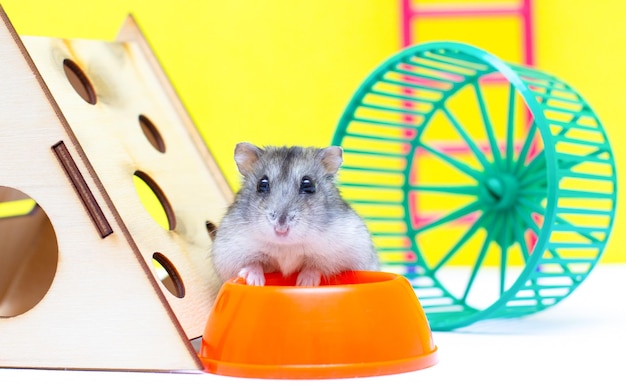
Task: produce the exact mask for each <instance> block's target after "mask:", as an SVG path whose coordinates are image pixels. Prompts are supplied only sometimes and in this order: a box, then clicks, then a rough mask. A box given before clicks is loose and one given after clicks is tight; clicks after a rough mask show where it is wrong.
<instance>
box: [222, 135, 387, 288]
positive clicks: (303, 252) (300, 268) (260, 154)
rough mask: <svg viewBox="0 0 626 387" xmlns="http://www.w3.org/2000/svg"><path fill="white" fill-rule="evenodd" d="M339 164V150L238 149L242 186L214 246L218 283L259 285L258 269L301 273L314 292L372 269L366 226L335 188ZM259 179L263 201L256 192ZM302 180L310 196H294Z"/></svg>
mask: <svg viewBox="0 0 626 387" xmlns="http://www.w3.org/2000/svg"><path fill="white" fill-rule="evenodd" d="M341 157H342V151H341V148H339V147H328V148H312V147H309V148H303V147H266V148H257V147H256V146H254V145H252V144H248V143H240V144H238V145H237V147H236V148H235V160H236V162H237V167H238V168H239V171H240V172H241V173H242V175H243V181H242V185H241V188H240V190H239V192H237V194H236V196H235V200H234V202H233V203H232V205H231V206H230V207H229V208H228V211H227V212H226V215H225V216H224V218H223V219H222V222H221V223H220V226H219V227H218V230H217V233H216V237H215V241H214V242H213V246H212V259H213V264H214V266H215V269H216V271H217V273H218V274H219V276H220V277H221V279H222V280H227V279H230V278H233V277H236V276H244V277H245V276H248V275H250V277H249V281H248V282H253V284H256V285H263V283H264V278H263V279H261V278H260V277H259V275H258V271H259V270H262V271H264V272H270V271H281V272H282V273H283V274H284V275H289V274H291V273H293V272H300V275H299V277H298V284H299V285H317V284H319V277H320V275H321V276H329V275H333V274H336V273H339V272H341V271H345V270H376V269H377V268H378V256H377V254H376V251H375V249H374V247H373V244H372V241H371V237H370V234H369V232H368V230H367V228H366V226H365V223H364V222H363V220H362V219H361V218H360V217H359V216H358V215H357V214H356V212H354V210H353V209H352V208H351V207H350V206H349V204H348V203H347V202H346V201H344V200H343V199H342V197H341V195H340V193H339V190H338V189H337V187H336V185H335V175H336V173H337V169H338V168H339V166H340V164H341V161H342V158H341ZM264 176H267V178H268V180H269V186H270V191H269V193H267V194H264V193H259V192H257V186H258V184H259V181H260V180H261V178H263V177H264ZM304 176H307V177H309V178H310V179H311V180H312V181H313V183H314V185H315V193H312V194H307V193H301V192H300V184H301V181H302V178H303V177H304ZM261 268H262V269H261ZM255 272H256V274H255ZM250 273H251V274H250ZM261 277H262V276H261Z"/></svg>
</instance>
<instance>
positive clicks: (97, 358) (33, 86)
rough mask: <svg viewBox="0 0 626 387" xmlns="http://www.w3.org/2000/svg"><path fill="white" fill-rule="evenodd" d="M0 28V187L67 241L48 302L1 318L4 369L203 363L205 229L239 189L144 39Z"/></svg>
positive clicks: (213, 282)
mask: <svg viewBox="0 0 626 387" xmlns="http://www.w3.org/2000/svg"><path fill="white" fill-rule="evenodd" d="M0 20H1V21H2V23H0V57H1V58H2V61H1V62H0V70H1V71H0V113H1V115H2V119H1V120H0V139H1V141H0V186H5V187H11V188H13V189H16V190H18V191H21V192H23V193H24V194H26V195H27V196H29V197H31V198H32V199H34V200H35V201H36V202H37V203H38V205H39V207H40V208H41V210H42V211H43V212H44V213H45V214H46V215H47V217H48V218H49V220H50V223H51V224H52V227H53V230H54V233H53V234H54V235H48V236H47V237H45V236H41V237H42V238H44V240H47V241H48V242H50V241H51V240H52V241H53V240H54V238H55V239H56V244H57V246H58V254H57V257H56V258H57V259H56V269H55V273H54V279H53V281H52V284H51V286H50V288H49V290H48V292H47V293H46V295H45V296H44V297H43V298H42V299H41V301H40V302H39V303H37V304H36V306H35V307H33V308H32V309H30V310H28V311H26V312H25V313H22V314H19V315H17V316H14V317H10V318H0V367H27V368H64V369H65V368H68V369H128V370H156V371H173V370H199V369H201V364H200V362H199V360H198V358H197V356H196V354H195V352H194V350H193V347H192V346H191V344H190V342H189V339H190V338H195V337H198V336H200V335H201V334H202V330H203V329H204V324H205V322H206V319H207V317H208V313H209V311H210V307H211V306H212V301H213V298H214V296H215V294H216V292H217V290H218V289H219V286H220V283H219V281H218V280H217V277H216V275H215V273H214V272H213V269H212V265H211V264H210V261H209V259H208V251H209V248H210V244H211V238H210V236H209V233H208V232H207V228H206V222H207V221H211V222H213V223H215V224H217V223H218V222H219V220H220V219H221V216H222V214H223V212H224V211H225V209H226V207H227V205H228V203H229V202H230V200H231V195H232V193H231V192H230V190H229V189H228V186H227V185H226V183H225V180H224V179H223V177H222V176H221V174H220V173H219V169H215V168H216V167H215V163H214V161H213V160H212V158H211V157H210V154H209V153H208V152H207V151H206V147H205V146H204V144H203V143H201V139H200V137H199V136H198V135H197V131H195V128H194V127H193V126H192V123H191V120H190V119H189V118H188V116H187V115H186V114H184V109H182V105H181V104H180V102H179V101H177V100H174V101H173V100H172V93H173V88H171V86H169V87H164V82H165V79H164V75H163V73H162V72H161V73H157V72H155V66H156V65H155V62H154V58H152V59H148V58H146V52H145V48H144V49H142V48H140V47H139V45H141V44H145V42H144V43H139V44H137V43H133V42H131V41H125V42H101V41H82V40H72V41H69V40H63V39H50V38H35V37H19V36H18V35H17V34H16V33H15V31H14V29H13V27H12V26H11V23H10V21H9V19H8V17H7V16H6V14H5V13H4V11H3V10H2V9H1V8H0ZM137 36H139V35H135V37H137ZM66 59H70V60H72V61H73V62H74V63H75V64H76V65H78V66H79V67H80V68H81V69H82V70H83V71H84V72H85V75H87V77H88V78H89V80H90V82H92V84H93V86H94V90H95V93H96V96H97V100H96V101H97V102H96V103H95V104H90V103H87V102H85V100H83V99H82V98H81V97H80V96H79V95H78V93H76V91H75V90H74V89H73V87H72V86H71V84H70V82H69V81H68V79H67V77H66V75H65V73H64V68H63V61H64V60H66ZM151 61H152V62H151ZM140 115H144V116H146V117H148V118H149V119H150V120H151V121H152V122H153V123H154V124H155V126H156V127H157V129H158V130H159V133H160V135H161V136H162V139H163V141H164V143H165V145H166V151H165V152H164V153H163V152H160V151H159V150H157V149H155V148H154V147H153V146H152V145H151V144H150V142H149V141H148V139H147V138H146V136H145V135H144V134H143V133H142V130H141V127H140V122H139V116H140ZM193 133H196V134H195V135H194V134H193ZM60 142H62V143H63V144H64V146H65V147H66V149H65V152H66V156H68V157H70V158H71V160H72V161H73V162H74V164H75V165H74V168H75V170H74V171H73V172H72V173H73V174H74V175H76V176H80V177H81V179H82V180H83V181H82V182H81V183H80V184H82V185H83V189H86V190H87V191H88V192H89V195H91V196H92V197H91V198H90V199H89V200H90V201H91V202H92V204H96V205H97V207H98V208H99V211H101V215H99V216H101V217H102V219H106V220H107V223H108V224H109V227H110V231H112V232H110V233H109V232H107V236H106V237H105V238H103V237H102V232H101V230H100V231H99V230H98V229H97V228H96V227H94V222H93V219H92V215H93V214H90V212H89V211H88V210H86V208H85V206H84V205H83V203H81V201H82V200H81V195H80V194H78V193H77V191H76V182H75V181H73V180H72V179H71V177H70V175H71V174H69V175H68V173H66V171H65V169H64V167H63V163H60V162H59V158H58V157H57V156H58V155H57V153H56V152H55V151H54V149H53V147H54V146H55V145H56V144H59V143H60ZM202 149H205V151H202ZM137 171H141V172H142V173H144V174H146V175H148V176H150V177H151V178H152V179H153V180H154V181H155V182H156V183H157V184H158V185H159V188H160V189H161V190H162V191H163V193H164V194H165V195H166V196H167V199H168V201H169V202H170V203H171V205H172V208H173V210H174V214H175V216H176V227H175V229H174V230H166V229H163V228H162V227H160V226H159V225H158V224H157V223H156V222H155V221H154V219H152V217H151V216H150V215H149V213H148V211H147V210H146V209H145V208H144V207H143V205H142V203H141V200H140V198H139V196H138V195H137V192H136V189H135V186H134V183H133V176H134V174H135V173H136V172H137ZM8 239H9V238H3V236H0V243H2V244H3V246H5V245H6V246H9V245H10V243H12V242H10V241H8ZM11 240H13V239H11ZM42 243H43V242H42ZM155 253H159V254H162V255H163V256H165V257H167V259H168V260H169V261H170V262H171V263H172V265H174V266H175V268H176V271H177V273H178V274H179V276H180V279H181V281H182V283H183V284H184V287H185V296H184V297H182V298H178V297H176V296H174V295H172V294H171V293H170V292H169V291H167V290H166V288H165V286H164V285H163V284H162V283H161V282H160V281H159V280H158V279H157V278H156V276H155V271H154V266H153V264H152V256H153V254H155ZM0 259H4V258H0ZM12 263H15V262H6V264H7V265H9V264H12ZM0 265H5V262H4V261H0ZM25 274H28V270H27V271H26V273H25ZM0 285H1V284H0ZM7 294H8V293H7ZM14 297H18V298H19V296H14Z"/></svg>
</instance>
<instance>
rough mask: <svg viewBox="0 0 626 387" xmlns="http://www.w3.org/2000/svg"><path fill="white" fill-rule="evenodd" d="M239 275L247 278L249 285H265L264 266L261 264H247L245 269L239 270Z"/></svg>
mask: <svg viewBox="0 0 626 387" xmlns="http://www.w3.org/2000/svg"><path fill="white" fill-rule="evenodd" d="M237 275H238V276H239V277H241V278H243V279H245V280H246V284H247V285H252V286H263V285H265V275H264V274H263V267H262V266H261V265H259V264H255V265H250V266H246V267H244V268H243V269H241V270H239V274H237Z"/></svg>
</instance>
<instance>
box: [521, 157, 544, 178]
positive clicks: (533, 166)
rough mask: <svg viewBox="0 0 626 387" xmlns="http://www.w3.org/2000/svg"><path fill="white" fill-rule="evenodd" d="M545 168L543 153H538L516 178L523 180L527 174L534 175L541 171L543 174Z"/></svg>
mask: <svg viewBox="0 0 626 387" xmlns="http://www.w3.org/2000/svg"><path fill="white" fill-rule="evenodd" d="M545 168H546V159H545V157H544V153H543V151H540V152H538V153H537V154H536V155H535V157H534V158H533V159H532V160H531V161H530V163H528V165H527V166H526V169H524V170H523V171H521V172H520V173H519V174H518V177H519V178H523V177H524V176H526V175H527V174H529V173H534V172H537V171H543V172H544V173H545Z"/></svg>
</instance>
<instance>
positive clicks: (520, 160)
mask: <svg viewBox="0 0 626 387" xmlns="http://www.w3.org/2000/svg"><path fill="white" fill-rule="evenodd" d="M536 132H537V124H536V123H535V121H534V120H533V123H532V125H531V126H530V128H529V129H528V133H527V134H526V140H524V145H522V149H521V150H520V153H519V155H518V156H517V161H516V163H515V168H514V171H515V172H518V171H519V170H520V168H521V167H522V166H523V165H524V163H525V162H526V157H527V156H528V151H529V150H530V146H531V145H532V143H533V141H534V139H535V133H536Z"/></svg>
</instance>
